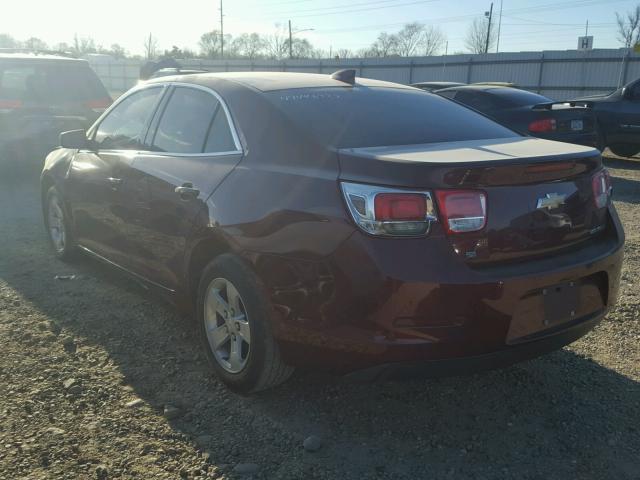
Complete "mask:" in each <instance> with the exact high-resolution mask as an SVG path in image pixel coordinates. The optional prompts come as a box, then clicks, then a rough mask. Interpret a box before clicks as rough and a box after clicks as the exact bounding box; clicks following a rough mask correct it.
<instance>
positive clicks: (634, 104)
mask: <svg viewBox="0 0 640 480" xmlns="http://www.w3.org/2000/svg"><path fill="white" fill-rule="evenodd" d="M609 105H610V106H612V107H613V108H612V112H611V115H610V118H609V120H610V121H612V122H615V123H617V126H618V129H617V135H612V136H609V138H608V140H609V143H624V144H633V145H638V147H639V149H640V80H638V81H636V82H634V83H632V84H630V85H628V86H627V87H626V88H625V90H624V94H623V95H622V98H621V100H620V102H617V103H610V104H609Z"/></svg>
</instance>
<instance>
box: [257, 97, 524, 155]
mask: <svg viewBox="0 0 640 480" xmlns="http://www.w3.org/2000/svg"><path fill="white" fill-rule="evenodd" d="M266 95H267V97H268V98H269V99H270V100H271V101H272V102H273V103H274V104H275V105H276V106H277V107H278V108H279V109H281V110H282V111H283V112H284V113H285V115H286V116H287V117H289V119H290V120H291V121H292V122H293V123H295V124H296V125H297V126H298V127H300V128H301V129H303V130H306V131H307V132H308V133H310V134H312V135H313V136H315V137H316V138H317V139H318V140H319V141H320V142H321V143H323V144H326V145H331V146H335V147H338V148H355V147H376V146H384V145H411V144H419V143H436V142H455V141H459V140H481V139H488V138H509V137H514V136H518V134H516V133H515V132H513V131H511V130H509V129H507V128H505V127H502V126H500V125H498V124H497V123H495V122H493V121H492V120H489V119H488V118H486V117H483V116H482V115H480V114H477V113H475V112H473V111H471V110H469V109H467V108H465V107H463V106H460V105H458V104H456V103H454V102H451V101H449V100H446V99H444V98H441V97H439V96H437V95H432V94H426V93H424V92H419V91H416V90H404V89H394V88H375V87H374V88H371V87H369V88H367V87H356V88H340V87H338V88H336V87H333V88H307V89H292V90H279V91H274V92H267V94H266Z"/></svg>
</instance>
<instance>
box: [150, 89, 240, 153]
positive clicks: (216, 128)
mask: <svg viewBox="0 0 640 480" xmlns="http://www.w3.org/2000/svg"><path fill="white" fill-rule="evenodd" d="M152 148H153V150H154V151H158V152H168V153H178V154H197V153H220V152H229V151H234V150H236V148H235V144H234V142H233V137H232V135H231V130H230V127H229V123H228V121H227V116H226V114H225V110H224V108H223V107H222V105H221V104H220V102H219V101H218V100H217V99H216V97H215V96H213V95H212V94H211V93H209V92H206V91H204V90H200V89H196V88H189V87H176V88H175V90H174V91H173V93H172V95H171V98H170V99H169V102H168V103H167V106H166V108H165V109H164V112H163V114H162V118H161V119H160V122H159V124H158V128H157V130H156V133H155V135H154V139H153V142H152Z"/></svg>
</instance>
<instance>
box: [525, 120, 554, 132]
mask: <svg viewBox="0 0 640 480" xmlns="http://www.w3.org/2000/svg"><path fill="white" fill-rule="evenodd" d="M556 128H557V127H556V120H555V118H544V119H542V120H536V121H535V122H531V123H530V124H529V131H530V132H532V133H544V132H555V131H556Z"/></svg>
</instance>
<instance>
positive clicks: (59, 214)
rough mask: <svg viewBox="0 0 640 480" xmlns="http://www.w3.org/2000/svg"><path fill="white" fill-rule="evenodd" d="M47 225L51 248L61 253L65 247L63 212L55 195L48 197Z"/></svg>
mask: <svg viewBox="0 0 640 480" xmlns="http://www.w3.org/2000/svg"><path fill="white" fill-rule="evenodd" d="M47 223H48V227H49V236H50V237H51V242H52V243H53V248H55V249H56V251H57V252H58V253H60V252H63V251H64V248H65V245H66V237H67V234H66V230H65V226H64V211H63V210H62V206H61V205H60V201H59V200H58V196H57V195H51V196H50V197H49V208H48V211H47Z"/></svg>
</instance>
